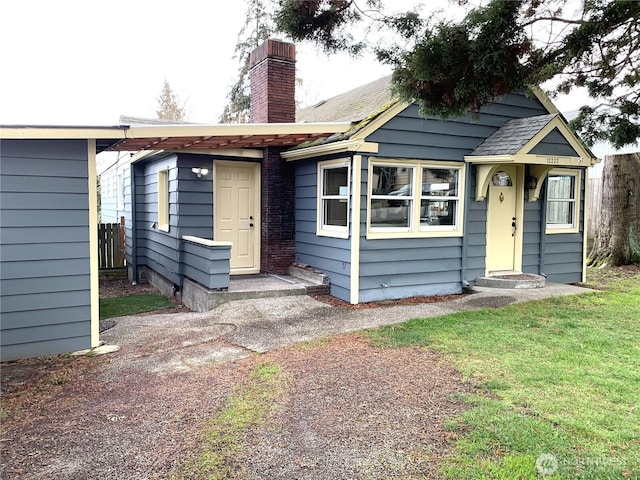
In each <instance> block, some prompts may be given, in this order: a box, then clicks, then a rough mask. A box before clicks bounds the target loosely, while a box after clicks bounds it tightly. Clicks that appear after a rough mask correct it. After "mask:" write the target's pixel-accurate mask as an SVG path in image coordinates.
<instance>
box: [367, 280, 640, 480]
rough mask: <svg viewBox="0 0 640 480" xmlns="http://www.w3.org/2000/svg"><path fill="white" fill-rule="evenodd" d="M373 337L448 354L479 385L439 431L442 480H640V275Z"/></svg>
mask: <svg viewBox="0 0 640 480" xmlns="http://www.w3.org/2000/svg"><path fill="white" fill-rule="evenodd" d="M371 335H373V336H374V337H375V338H376V342H378V343H380V344H383V345H389V346H404V345H422V346H425V347H429V348H433V349H436V350H439V351H442V352H445V353H446V354H447V356H448V358H450V359H451V361H452V362H453V364H454V365H455V366H456V367H457V368H458V369H459V370H460V371H461V372H462V373H463V375H464V376H465V377H467V378H468V379H469V380H471V381H472V382H473V383H475V384H476V385H478V386H480V389H479V391H478V393H477V394H474V395H469V396H466V397H465V398H464V400H465V401H467V402H468V403H469V404H470V406H471V409H470V410H469V411H468V412H467V413H466V414H464V415H463V416H462V417H460V418H457V419H453V420H451V421H450V422H448V423H447V425H446V427H447V429H449V430H450V431H451V432H452V436H455V437H456V438H457V440H456V448H455V453H454V454H453V456H451V458H449V459H448V461H447V462H446V463H445V465H444V467H443V469H442V474H443V475H445V476H447V477H448V478H455V479H464V478H469V479H471V478H474V479H476V478H487V479H505V480H507V479H508V480H513V479H536V478H542V477H543V476H544V475H546V477H545V478H553V479H557V478H582V479H608V478H611V479H623V478H640V278H639V277H637V276H636V277H634V278H630V279H625V280H618V281H614V282H613V283H611V285H610V288H609V290H608V291H605V292H598V293H593V294H586V295H580V296H571V297H563V298H553V299H549V300H545V301H537V302H529V303H524V304H519V305H513V306H509V307H506V308H501V309H495V310H481V311H473V312H464V313H459V314H454V315H448V316H444V317H439V318H430V319H416V320H412V321H410V322H408V323H405V324H402V325H396V326H390V327H386V328H382V329H379V330H376V331H373V332H371ZM543 454H548V455H546V456H543V457H540V455H543ZM536 460H538V468H537V467H536ZM538 470H539V471H540V472H542V473H540V472H539V471H538ZM551 472H555V474H553V475H551ZM543 474H544V475H543Z"/></svg>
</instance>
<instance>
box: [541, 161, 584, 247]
mask: <svg viewBox="0 0 640 480" xmlns="http://www.w3.org/2000/svg"><path fill="white" fill-rule="evenodd" d="M554 175H563V176H565V175H571V176H573V177H575V180H574V183H573V188H574V192H573V193H574V199H573V200H561V201H569V202H573V204H574V207H573V223H571V224H555V223H554V224H549V223H548V222H547V224H546V228H545V233H547V234H551V235H552V234H559V233H579V232H580V218H579V214H580V206H581V205H582V198H581V193H580V192H581V191H582V173H581V171H580V170H570V169H563V168H557V169H553V170H551V171H550V172H549V174H548V175H547V182H548V181H549V180H548V179H549V177H552V176H554ZM547 184H548V183H547ZM545 198H546V201H545V204H544V208H545V209H546V208H548V205H549V195H548V194H547V195H545ZM545 218H546V214H545Z"/></svg>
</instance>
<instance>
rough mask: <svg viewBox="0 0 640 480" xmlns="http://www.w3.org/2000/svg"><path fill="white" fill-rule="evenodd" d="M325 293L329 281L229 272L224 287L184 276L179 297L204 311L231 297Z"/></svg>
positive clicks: (193, 308) (187, 303) (191, 306)
mask: <svg viewBox="0 0 640 480" xmlns="http://www.w3.org/2000/svg"><path fill="white" fill-rule="evenodd" d="M328 293H329V285H324V284H316V283H313V282H310V281H308V280H306V279H301V278H298V277H294V276H291V275H264V274H259V275H240V276H232V277H231V280H230V282H229V288H228V290H220V291H217V290H209V289H207V288H205V287H204V286H202V285H200V284H199V283H196V282H194V281H192V280H191V279H189V278H185V280H184V285H183V287H182V292H181V301H182V302H183V303H184V304H185V305H186V306H188V307H189V308H190V309H191V310H195V311H196V312H207V311H209V310H213V309H214V308H216V307H217V306H219V305H222V304H223V303H226V302H231V301H233V300H246V299H256V298H272V297H289V296H293V295H322V294H328Z"/></svg>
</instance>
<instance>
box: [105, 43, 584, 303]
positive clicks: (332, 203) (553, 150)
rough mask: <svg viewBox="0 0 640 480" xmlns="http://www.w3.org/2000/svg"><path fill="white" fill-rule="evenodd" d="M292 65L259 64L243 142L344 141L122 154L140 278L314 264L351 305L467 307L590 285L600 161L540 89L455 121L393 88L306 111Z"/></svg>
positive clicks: (365, 90)
mask: <svg viewBox="0 0 640 480" xmlns="http://www.w3.org/2000/svg"><path fill="white" fill-rule="evenodd" d="M294 63H295V51H294V48H293V45H290V44H286V43H282V42H278V41H272V40H269V41H267V42H266V43H265V44H263V45H262V46H261V47H258V49H257V50H256V51H255V52H254V53H253V54H252V59H251V65H252V70H251V79H252V101H253V104H252V116H253V121H254V122H256V123H257V124H254V125H251V124H249V125H246V128H247V129H249V130H248V131H254V132H256V133H257V132H259V131H260V129H261V128H265V127H268V126H273V127H275V126H276V125H278V124H279V125H280V127H281V128H282V129H283V131H282V137H281V138H283V139H287V140H290V139H291V138H290V137H287V135H286V131H285V130H286V129H285V127H286V126H293V125H299V126H302V125H308V126H312V125H322V128H320V129H319V130H317V131H318V132H319V131H321V130H324V131H325V132H328V131H330V130H331V129H330V128H329V127H328V126H329V125H334V126H335V128H334V129H333V132H332V134H330V135H329V134H327V135H325V136H322V135H316V137H317V138H315V139H314V140H309V141H304V142H303V141H301V140H300V139H298V141H296V142H294V144H287V143H286V142H282V141H279V140H278V139H277V138H272V139H269V138H267V137H261V139H258V138H259V137H255V138H254V139H253V141H251V140H248V137H244V136H242V135H238V136H233V135H232V138H230V137H225V136H222V135H217V136H204V135H192V136H189V137H181V138H176V137H172V136H171V135H170V133H171V132H170V131H167V132H165V133H166V135H164V136H163V135H161V134H158V135H157V138H156V139H155V140H154V141H149V140H147V139H145V140H144V141H140V140H136V139H129V140H125V141H123V142H122V143H121V144H119V145H118V146H117V147H116V149H120V150H129V151H141V153H137V154H135V155H134V156H129V157H127V159H126V161H125V162H124V163H122V162H121V163H120V164H119V165H116V166H114V168H113V169H112V170H111V172H107V173H106V176H103V178H108V175H120V176H121V177H122V179H123V180H122V185H123V187H122V191H123V195H122V197H123V200H122V202H121V203H122V205H123V210H122V211H118V213H117V214H118V215H120V214H124V215H125V216H126V217H127V225H128V226H129V228H131V232H129V233H128V235H127V238H128V239H129V243H128V245H127V252H128V262H129V265H130V268H132V269H137V270H139V269H141V268H142V269H143V271H144V272H145V274H149V275H152V276H153V277H154V278H155V280H157V281H158V282H165V283H166V284H168V285H170V286H172V287H173V288H174V289H176V290H178V289H182V290H189V289H191V288H195V287H198V288H200V287H205V288H207V289H217V288H225V287H226V286H227V285H228V278H229V275H235V274H252V273H258V272H266V273H276V274H277V273H285V272H286V270H287V269H288V267H289V266H290V265H291V264H293V263H297V264H304V265H308V266H310V267H312V268H313V269H315V270H319V271H322V272H323V273H325V274H326V275H328V277H329V278H330V282H331V294H332V295H334V296H336V297H339V298H341V299H343V300H346V301H349V302H351V303H360V302H368V301H373V300H381V299H393V298H401V297H408V296H414V295H435V294H447V293H457V292H461V291H462V290H463V288H464V287H465V286H466V285H469V284H473V283H474V282H475V280H476V278H478V277H484V276H491V275H498V274H501V275H502V274H510V273H533V274H541V275H544V276H546V277H547V278H548V279H549V281H553V282H563V283H572V282H579V281H581V280H582V279H583V276H584V269H585V242H586V235H585V232H584V225H585V216H586V214H587V212H586V210H585V198H586V195H585V188H586V185H587V182H586V168H587V167H589V166H591V165H592V164H593V163H595V162H596V161H597V159H595V158H594V157H593V155H592V154H591V152H590V151H589V150H588V149H587V148H585V146H584V145H583V144H582V142H581V141H580V140H579V139H578V138H576V136H575V134H574V133H573V132H571V131H570V130H569V128H568V127H567V123H566V121H565V119H564V118H563V117H562V115H561V114H560V113H559V112H558V111H557V110H556V108H555V107H554V106H553V104H552V103H551V102H550V101H549V99H548V98H547V97H546V96H545V95H544V94H543V93H542V92H541V91H540V90H539V89H537V88H532V89H531V91H529V92H522V93H514V94H510V95H506V96H504V97H501V98H497V99H495V100H494V101H493V102H490V103H489V104H487V105H485V106H484V107H483V108H482V109H481V110H480V112H478V113H477V114H475V115H471V114H469V115H467V116H465V117H462V118H456V119H450V120H445V121H443V120H441V119H437V118H425V117H422V116H421V115H419V113H418V107H417V105H416V104H408V103H404V102H400V101H397V100H394V99H393V98H392V96H391V90H390V79H389V78H383V79H380V80H377V81H374V82H372V83H369V84H367V85H364V86H363V87H361V88H358V89H355V90H353V91H350V92H347V93H345V94H343V95H339V96H337V97H335V98H332V99H329V100H327V101H324V102H321V103H319V104H317V105H315V106H313V107H310V108H306V109H303V110H300V111H298V112H295V104H294V102H293V92H294V86H293V85H294V80H293V79H294ZM294 118H295V121H296V123H287V122H293V120H294ZM327 122H328V123H327ZM332 122H335V123H332ZM267 124H272V125H267ZM149 128H151V127H149ZM174 128H175V127H174ZM229 128H233V129H237V128H238V126H229ZM230 132H232V131H231V130H230ZM132 199H133V200H132ZM106 201H108V199H106ZM104 202H105V200H103V203H104ZM138 276H139V275H138ZM186 296H187V297H189V294H187V295H186Z"/></svg>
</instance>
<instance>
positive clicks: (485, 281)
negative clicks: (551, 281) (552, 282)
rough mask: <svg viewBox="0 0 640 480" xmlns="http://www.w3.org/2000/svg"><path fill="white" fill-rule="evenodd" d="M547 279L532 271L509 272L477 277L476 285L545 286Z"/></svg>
mask: <svg viewBox="0 0 640 480" xmlns="http://www.w3.org/2000/svg"><path fill="white" fill-rule="evenodd" d="M545 285H546V279H545V277H543V276H542V275H534V274H532V273H509V274H504V275H492V276H488V277H478V278H476V282H475V286H476V287H488V288H507V289H518V288H521V289H525V288H544V287H545Z"/></svg>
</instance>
